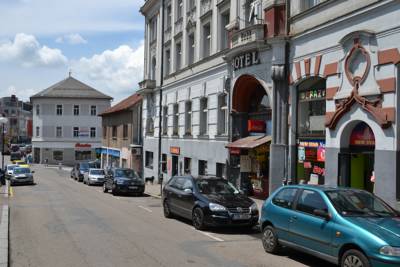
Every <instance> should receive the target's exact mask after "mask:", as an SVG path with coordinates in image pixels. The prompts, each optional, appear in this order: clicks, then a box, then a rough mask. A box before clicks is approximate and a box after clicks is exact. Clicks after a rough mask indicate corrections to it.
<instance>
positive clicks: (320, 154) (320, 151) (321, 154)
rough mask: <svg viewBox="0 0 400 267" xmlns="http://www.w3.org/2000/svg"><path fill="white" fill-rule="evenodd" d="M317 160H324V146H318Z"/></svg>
mask: <svg viewBox="0 0 400 267" xmlns="http://www.w3.org/2000/svg"><path fill="white" fill-rule="evenodd" d="M317 161H319V162H325V147H322V146H319V147H318V150H317Z"/></svg>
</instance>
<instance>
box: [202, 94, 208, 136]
mask: <svg viewBox="0 0 400 267" xmlns="http://www.w3.org/2000/svg"><path fill="white" fill-rule="evenodd" d="M207 113H208V101H207V98H206V97H204V98H201V99H200V135H206V134H207V130H208V123H207V121H208V116H207Z"/></svg>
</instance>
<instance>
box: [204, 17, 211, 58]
mask: <svg viewBox="0 0 400 267" xmlns="http://www.w3.org/2000/svg"><path fill="white" fill-rule="evenodd" d="M210 53H211V27H210V24H209V23H208V24H206V25H204V26H203V58H206V57H208V56H209V55H210Z"/></svg>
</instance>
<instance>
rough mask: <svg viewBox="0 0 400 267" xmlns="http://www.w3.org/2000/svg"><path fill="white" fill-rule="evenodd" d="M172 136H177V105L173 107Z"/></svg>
mask: <svg viewBox="0 0 400 267" xmlns="http://www.w3.org/2000/svg"><path fill="white" fill-rule="evenodd" d="M173 112H174V114H173V133H172V134H173V135H178V132H179V104H178V103H176V104H174V106H173Z"/></svg>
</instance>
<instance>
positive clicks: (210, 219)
mask: <svg viewBox="0 0 400 267" xmlns="http://www.w3.org/2000/svg"><path fill="white" fill-rule="evenodd" d="M204 219H205V221H204V222H205V224H207V225H210V226H251V225H256V224H257V223H258V219H259V216H258V214H251V215H250V218H248V219H233V216H232V214H208V215H206V216H205V218H204Z"/></svg>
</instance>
